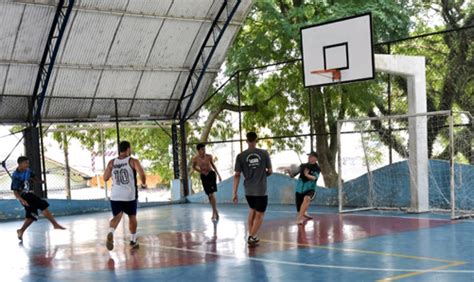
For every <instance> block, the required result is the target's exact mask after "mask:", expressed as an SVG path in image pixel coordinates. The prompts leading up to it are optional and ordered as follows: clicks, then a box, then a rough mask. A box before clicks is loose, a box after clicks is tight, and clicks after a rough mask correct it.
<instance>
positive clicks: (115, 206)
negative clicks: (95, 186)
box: [110, 200, 138, 216]
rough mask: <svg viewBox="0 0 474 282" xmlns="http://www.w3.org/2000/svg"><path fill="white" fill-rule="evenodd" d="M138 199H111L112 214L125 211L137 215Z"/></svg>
mask: <svg viewBox="0 0 474 282" xmlns="http://www.w3.org/2000/svg"><path fill="white" fill-rule="evenodd" d="M137 202H138V201H137V200H133V201H110V206H111V207H112V214H113V215H114V216H116V215H118V214H119V213H121V212H123V213H125V214H128V215H137Z"/></svg>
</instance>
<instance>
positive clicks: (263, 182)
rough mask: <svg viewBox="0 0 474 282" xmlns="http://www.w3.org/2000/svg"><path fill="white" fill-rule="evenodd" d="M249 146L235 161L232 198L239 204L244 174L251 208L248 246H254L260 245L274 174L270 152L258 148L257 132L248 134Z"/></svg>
mask: <svg viewBox="0 0 474 282" xmlns="http://www.w3.org/2000/svg"><path fill="white" fill-rule="evenodd" d="M247 144H248V146H249V148H248V149H247V150H245V151H243V152H242V153H240V154H239V155H238V156H237V159H236V161H235V169H234V170H235V174H234V185H233V189H232V192H233V193H232V198H233V201H234V203H238V197H237V189H238V187H239V182H240V175H241V173H243V175H244V177H245V179H244V187H245V197H246V199H247V203H248V205H249V208H250V209H249V217H248V231H249V237H248V244H249V245H251V246H252V245H256V244H257V243H258V238H257V237H256V234H257V232H258V229H259V228H260V226H261V225H262V222H263V217H264V214H265V210H266V208H267V203H268V197H267V176H269V175H270V174H272V163H271V160H270V156H269V154H268V152H267V151H266V150H262V149H258V148H257V134H256V133H255V132H249V133H247Z"/></svg>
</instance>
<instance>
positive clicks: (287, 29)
mask: <svg viewBox="0 0 474 282" xmlns="http://www.w3.org/2000/svg"><path fill="white" fill-rule="evenodd" d="M407 5H408V2H407V1H396V2H395V1H355V0H354V1H332V3H331V4H328V3H327V1H318V0H312V1H298V0H293V1H289V0H278V1H269V0H266V1H257V2H256V3H255V5H254V7H253V9H252V11H251V12H250V15H249V16H248V18H247V20H246V22H245V24H244V26H243V28H242V30H241V31H240V33H239V35H238V37H237V39H236V40H235V42H234V45H233V46H232V48H231V50H230V52H229V55H228V57H227V61H226V70H225V72H226V73H227V74H228V75H231V74H233V73H235V72H236V71H237V70H239V69H247V68H249V67H252V66H256V65H264V64H271V63H275V62H278V61H285V60H288V59H289V58H297V57H299V56H300V49H299V30H300V28H301V27H302V26H306V25H310V24H314V23H318V22H324V21H327V20H330V19H335V18H340V17H344V16H349V15H353V14H358V13H363V12H367V11H374V12H373V17H374V27H375V40H376V41H377V40H388V39H393V38H394V37H395V38H397V37H403V36H406V35H407V34H408V29H409V27H410V25H411V22H410V18H409V17H410V15H412V14H413V12H414V9H412V8H408V9H407V8H406V7H407ZM402 7H404V8H402ZM276 68H277V69H276V70H275V71H274V72H273V73H272V74H270V75H267V76H266V77H264V78H262V76H261V75H259V73H258V70H251V71H246V72H239V75H238V76H239V82H240V91H241V99H242V104H243V105H245V106H244V107H243V110H244V111H246V112H247V113H248V114H245V115H244V120H243V126H244V128H245V129H246V130H251V129H253V130H255V129H257V130H259V129H268V130H270V131H271V132H272V135H294V134H300V133H303V132H302V127H301V125H302V123H309V113H308V93H307V91H306V90H305V89H304V88H303V85H302V79H301V77H302V75H301V65H300V63H299V62H296V63H292V64H286V65H282V66H279V67H276ZM377 90H379V86H377V85H375V86H374V85H373V84H368V83H358V84H354V85H348V86H343V87H337V88H329V87H328V88H326V89H325V90H324V91H322V90H321V89H319V88H314V89H311V90H310V93H311V95H313V97H314V109H313V111H314V115H313V117H312V118H313V120H314V124H315V130H316V134H317V138H316V147H317V150H318V151H319V154H320V158H319V161H320V165H321V169H322V172H323V177H324V181H325V183H326V186H329V187H336V185H337V173H336V170H335V163H336V162H335V160H336V150H337V147H336V141H337V140H336V122H337V119H340V118H343V117H345V116H347V115H360V114H365V113H366V112H367V111H368V110H369V109H373V108H374V107H375V104H376V103H379V102H380V101H378V100H379V98H378V97H377V96H376V95H374V93H375V92H376V91H377ZM236 91H237V89H236V83H231V84H229V85H228V86H227V87H226V88H224V90H223V91H222V93H221V94H220V95H219V96H218V97H217V98H216V99H215V100H214V101H213V102H212V103H210V104H209V105H208V106H207V110H208V111H209V113H210V114H209V116H208V119H207V121H206V122H205V124H206V126H205V128H208V129H209V128H212V124H214V123H215V122H218V120H219V119H221V120H223V119H225V117H226V112H224V110H229V111H232V110H237V109H238V107H236V104H235V101H236ZM250 113H251V114H250ZM208 132H210V130H207V131H203V134H202V135H201V141H205V140H206V138H207V137H208V136H209V133H208ZM219 133H220V132H215V134H216V135H219ZM295 141H296V142H295ZM302 142H303V139H296V140H294V139H292V140H291V141H290V140H285V139H279V140H274V142H273V143H272V146H274V147H275V148H278V147H290V148H293V149H296V150H299V151H300V150H301V149H302Z"/></svg>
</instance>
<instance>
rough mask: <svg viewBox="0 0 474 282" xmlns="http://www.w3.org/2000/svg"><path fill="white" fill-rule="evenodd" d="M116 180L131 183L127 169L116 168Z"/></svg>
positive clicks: (121, 182)
mask: <svg viewBox="0 0 474 282" xmlns="http://www.w3.org/2000/svg"><path fill="white" fill-rule="evenodd" d="M114 177H115V182H117V183H120V184H129V183H130V177H129V175H128V171H127V170H126V169H123V168H122V169H120V170H114Z"/></svg>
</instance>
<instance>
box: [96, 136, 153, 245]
mask: <svg viewBox="0 0 474 282" xmlns="http://www.w3.org/2000/svg"><path fill="white" fill-rule="evenodd" d="M131 154H132V149H131V147H130V143H129V142H127V141H122V142H120V144H119V156H118V158H115V159H113V160H111V161H110V162H109V164H108V165H107V168H106V169H105V172H104V180H105V181H108V180H109V179H110V178H111V177H112V192H111V193H110V205H111V207H112V214H113V216H114V217H113V218H112V219H111V220H110V223H109V227H110V230H109V233H108V234H107V243H106V247H107V249H108V250H109V251H111V250H112V249H113V248H114V231H115V229H116V228H117V226H118V224H119V223H120V220H121V219H122V215H123V214H124V213H126V214H127V215H128V218H129V228H130V233H131V239H130V246H131V247H132V248H138V241H137V202H138V189H137V172H138V174H139V176H140V180H141V186H142V188H146V176H145V172H144V171H143V168H142V166H141V164H140V162H139V161H138V160H137V159H134V158H132V157H130V156H131Z"/></svg>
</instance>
